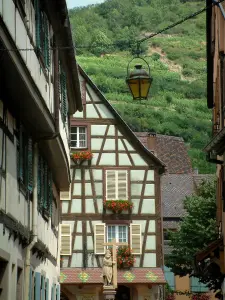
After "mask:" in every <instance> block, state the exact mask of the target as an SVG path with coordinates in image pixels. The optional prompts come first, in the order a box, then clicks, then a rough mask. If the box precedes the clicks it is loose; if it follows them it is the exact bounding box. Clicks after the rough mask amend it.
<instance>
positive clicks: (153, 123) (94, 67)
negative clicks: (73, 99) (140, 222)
mask: <svg viewBox="0 0 225 300" xmlns="http://www.w3.org/2000/svg"><path fill="white" fill-rule="evenodd" d="M203 6H204V3H203V2H202V1H185V0H171V1H168V0H123V1H121V0H107V1H105V2H104V3H102V4H99V5H92V6H88V7H86V8H76V9H73V10H70V20H71V24H72V28H73V38H74V39H75V41H76V45H77V47H78V50H77V54H78V55H79V56H78V57H77V59H78V61H79V63H80V65H81V66H82V67H83V68H84V70H85V71H86V72H87V74H88V75H89V76H90V77H91V79H92V80H93V81H94V82H95V84H96V85H97V86H98V87H99V89H100V90H101V91H102V92H103V93H104V94H105V96H106V98H107V99H108V100H109V101H110V102H111V104H112V105H113V106H114V107H115V108H116V109H117V110H118V112H119V113H120V114H121V116H122V117H123V118H124V120H125V121H126V122H127V123H128V125H129V126H130V127H131V129H133V130H135V131H156V132H157V133H159V134H170V135H175V136H180V137H183V138H184V141H185V142H186V143H187V145H188V146H189V147H190V149H189V154H190V156H191V160H192V165H193V167H194V168H198V169H199V172H200V173H212V172H214V171H215V167H214V166H213V165H212V164H210V163H208V162H206V159H205V154H204V153H203V151H202V149H203V148H204V146H205V145H206V144H207V143H208V141H209V140H210V137H211V126H212V124H211V112H210V111H209V110H208V109H207V105H206V43H205V14H204V13H203V14H201V15H199V16H198V17H196V18H193V19H191V20H188V21H186V22H184V23H182V24H180V25H179V26H176V27H175V28H173V29H171V30H169V31H167V32H166V33H165V34H162V35H159V36H157V37H155V38H153V39H151V40H149V41H148V42H145V43H143V44H141V51H142V53H145V54H146V56H145V59H146V60H147V62H148V63H149V65H150V68H151V74H152V77H153V84H152V87H151V90H150V97H149V101H142V102H134V101H133V100H132V98H131V95H130V93H129V90H128V87H127V86H126V84H125V78H126V75H127V70H126V68H127V64H128V62H129V61H130V60H131V58H132V55H131V54H132V53H134V52H135V49H136V45H135V43H134V42H135V41H136V40H137V39H139V38H142V37H143V36H144V35H145V36H146V35H149V34H151V33H152V32H155V31H157V30H159V29H162V28H163V27H165V26H167V25H169V24H171V23H173V22H176V21H177V20H180V19H181V17H182V16H186V15H188V14H190V13H192V12H195V11H196V10H198V9H200V8H202V7H203ZM159 7H160V9H159ZM112 44H113V46H112ZM81 45H87V48H79V46H81ZM152 49H153V50H155V51H152ZM101 54H104V55H101ZM100 56H101V57H100ZM165 58H166V60H165ZM176 66H179V68H176ZM131 67H133V65H132V66H131Z"/></svg>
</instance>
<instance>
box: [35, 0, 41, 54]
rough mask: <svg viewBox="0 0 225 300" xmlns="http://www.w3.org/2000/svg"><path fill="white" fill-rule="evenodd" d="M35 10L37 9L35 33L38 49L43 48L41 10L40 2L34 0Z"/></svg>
mask: <svg viewBox="0 0 225 300" xmlns="http://www.w3.org/2000/svg"><path fill="white" fill-rule="evenodd" d="M34 9H35V25H36V26H35V33H36V47H37V48H38V49H40V48H41V39H40V36H41V34H40V32H41V10H40V3H39V0H34Z"/></svg>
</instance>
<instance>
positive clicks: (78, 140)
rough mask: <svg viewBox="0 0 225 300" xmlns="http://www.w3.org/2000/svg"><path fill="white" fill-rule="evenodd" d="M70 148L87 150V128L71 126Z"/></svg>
mask: <svg viewBox="0 0 225 300" xmlns="http://www.w3.org/2000/svg"><path fill="white" fill-rule="evenodd" d="M70 140H71V146H70V147H71V148H72V149H78V148H87V127H85V126H72V127H71V132H70Z"/></svg>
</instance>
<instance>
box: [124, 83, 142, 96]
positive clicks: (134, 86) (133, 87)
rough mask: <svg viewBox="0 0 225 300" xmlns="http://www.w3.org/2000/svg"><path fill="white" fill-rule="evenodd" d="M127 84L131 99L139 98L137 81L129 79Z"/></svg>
mask: <svg viewBox="0 0 225 300" xmlns="http://www.w3.org/2000/svg"><path fill="white" fill-rule="evenodd" d="M127 83H128V85H129V88H130V91H131V93H132V95H133V98H139V97H140V93H139V92H140V88H139V79H129V80H128V82H127Z"/></svg>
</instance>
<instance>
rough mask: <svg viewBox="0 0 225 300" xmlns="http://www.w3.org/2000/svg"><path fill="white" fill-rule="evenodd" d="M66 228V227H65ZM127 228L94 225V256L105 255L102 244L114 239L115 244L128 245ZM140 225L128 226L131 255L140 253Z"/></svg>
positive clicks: (102, 224)
mask: <svg viewBox="0 0 225 300" xmlns="http://www.w3.org/2000/svg"><path fill="white" fill-rule="evenodd" d="M67 226H68V225H67ZM128 233H129V232H128V226H126V225H108V226H105V223H99V224H95V228H94V236H95V238H94V252H95V254H99V255H102V254H105V246H104V243H105V242H106V241H107V242H111V241H112V239H114V238H116V240H117V242H120V243H128ZM141 233H142V231H141V224H130V241H129V242H130V246H131V249H132V251H133V254H135V255H140V254H141V253H142V235H141Z"/></svg>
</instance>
